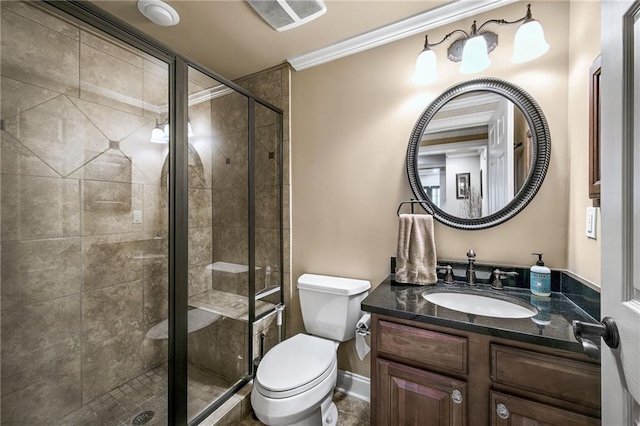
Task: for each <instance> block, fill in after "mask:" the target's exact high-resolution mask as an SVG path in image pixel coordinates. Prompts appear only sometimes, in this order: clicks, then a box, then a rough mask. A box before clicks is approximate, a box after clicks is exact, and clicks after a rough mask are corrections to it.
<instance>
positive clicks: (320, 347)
mask: <svg viewBox="0 0 640 426" xmlns="http://www.w3.org/2000/svg"><path fill="white" fill-rule="evenodd" d="M336 365H337V357H336V350H335V344H334V342H332V341H330V340H325V339H322V338H319V337H314V336H309V335H306V334H297V335H295V336H293V337H292V338H290V339H287V340H285V341H284V342H282V343H280V344H278V345H276V346H275V347H273V348H272V349H271V350H270V351H269V352H267V354H266V356H265V357H264V359H263V360H262V361H261V362H260V365H259V366H258V371H257V373H256V379H255V381H254V385H255V386H256V388H257V390H258V391H259V392H260V393H261V394H262V395H264V396H266V397H269V398H274V399H279V398H288V397H291V396H294V395H298V394H300V393H302V392H305V391H307V390H309V389H311V388H313V387H315V386H317V385H318V384H319V383H321V382H322V381H324V380H326V379H327V377H329V376H330V375H331V374H332V373H333V372H334V371H336Z"/></svg>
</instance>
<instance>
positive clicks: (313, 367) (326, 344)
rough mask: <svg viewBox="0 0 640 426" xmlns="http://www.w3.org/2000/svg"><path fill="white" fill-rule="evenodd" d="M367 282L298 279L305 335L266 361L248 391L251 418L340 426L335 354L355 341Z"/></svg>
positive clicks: (272, 352)
mask: <svg viewBox="0 0 640 426" xmlns="http://www.w3.org/2000/svg"><path fill="white" fill-rule="evenodd" d="M370 288H371V283H370V282H369V281H365V280H356V279H351V278H339V277H330V276H325V275H313V274H304V275H302V276H301V277H300V278H299V279H298V291H299V295H300V307H301V310H302V319H303V320H304V326H305V328H306V329H307V332H308V333H309V334H296V335H295V336H293V337H291V338H290V339H287V340H285V341H283V342H282V343H279V344H277V345H276V346H274V347H273V348H272V349H271V350H270V351H269V352H267V354H266V355H265V356H264V358H263V359H262V361H261V362H260V365H259V366H258V370H257V372H256V376H255V379H254V381H253V390H252V391H251V406H252V407H253V411H254V413H255V415H256V416H257V417H258V419H260V421H261V422H262V423H265V424H267V425H274V426H277V425H297V426H320V425H322V426H328V425H336V424H337V423H338V409H337V408H336V405H335V404H334V403H333V401H332V398H333V388H334V387H335V385H336V379H337V377H338V359H337V355H336V350H337V349H338V345H339V344H340V342H346V341H347V340H350V339H353V338H354V337H355V328H356V324H357V322H358V320H359V319H360V316H361V315H362V312H361V311H360V302H362V300H363V299H364V298H365V297H367V295H368V294H369V289H370Z"/></svg>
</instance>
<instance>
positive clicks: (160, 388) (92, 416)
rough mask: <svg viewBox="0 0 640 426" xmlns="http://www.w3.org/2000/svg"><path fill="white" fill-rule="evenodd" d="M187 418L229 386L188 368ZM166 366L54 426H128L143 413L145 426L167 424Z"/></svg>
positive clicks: (142, 376)
mask: <svg viewBox="0 0 640 426" xmlns="http://www.w3.org/2000/svg"><path fill="white" fill-rule="evenodd" d="M188 376H189V382H188V390H187V398H188V401H187V415H188V417H189V419H192V418H193V417H195V416H196V415H197V414H198V413H200V411H202V410H203V409H204V408H206V407H207V406H208V405H209V404H211V402H213V401H215V399H216V398H218V397H219V396H220V395H222V394H223V393H224V392H226V391H227V390H228V389H229V388H230V387H231V386H232V385H233V383H232V382H230V381H229V380H227V379H223V378H221V377H219V376H217V375H216V374H214V373H212V372H210V371H208V370H205V369H203V368H200V367H198V366H196V365H193V364H189V371H188ZM167 386H168V383H167V365H166V364H163V365H161V366H159V367H156V368H154V369H153V370H150V371H147V372H145V373H143V374H141V375H140V376H138V377H136V378H135V379H133V380H130V381H129V382H127V383H125V384H124V385H122V386H120V387H118V388H116V389H113V390H112V391H110V392H108V393H105V394H104V395H102V396H99V397H97V398H96V399H94V400H93V401H91V402H89V403H88V404H85V405H84V406H82V407H81V408H79V409H78V410H75V411H73V412H71V413H69V414H68V415H66V416H65V417H63V418H62V419H58V420H55V421H53V422H51V423H50V424H51V425H55V426H63V425H64V426H80V425H83V426H84V425H86V426H93V425H96V426H98V425H99V426H105V425H114V426H119V425H131V421H132V420H133V417H134V416H136V415H137V414H139V413H141V412H143V411H153V412H154V413H155V414H154V416H153V418H152V419H151V420H150V421H149V422H147V423H145V426H147V425H166V424H167Z"/></svg>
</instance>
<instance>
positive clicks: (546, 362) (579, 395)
mask: <svg viewBox="0 0 640 426" xmlns="http://www.w3.org/2000/svg"><path fill="white" fill-rule="evenodd" d="M491 380H492V381H493V382H494V383H498V384H502V385H506V386H512V387H516V388H520V389H523V390H526V391H532V392H535V393H538V394H542V395H547V396H550V397H554V398H559V399H562V400H564V401H571V402H575V403H578V404H581V405H585V406H588V407H593V408H597V409H599V408H600V368H599V367H598V366H595V365H593V364H588V363H585V362H580V361H573V360H568V359H563V358H559V357H556V356H552V355H544V354H539V353H536V352H530V351H524V350H520V349H514V348H509V347H506V346H500V345H495V344H492V345H491Z"/></svg>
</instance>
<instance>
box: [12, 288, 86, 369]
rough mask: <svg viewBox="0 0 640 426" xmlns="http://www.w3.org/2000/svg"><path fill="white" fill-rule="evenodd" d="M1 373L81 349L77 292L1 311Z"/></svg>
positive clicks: (28, 367)
mask: <svg viewBox="0 0 640 426" xmlns="http://www.w3.org/2000/svg"><path fill="white" fill-rule="evenodd" d="M1 314H2V348H1V352H2V375H3V377H4V376H7V375H11V374H15V373H17V372H20V371H24V370H28V369H32V368H34V367H36V366H38V365H41V364H43V363H47V362H50V361H53V360H55V359H58V358H60V357H62V356H64V355H67V354H69V353H72V352H73V351H77V350H79V348H80V330H81V329H80V295H79V294H77V295H72V296H67V297H61V298H58V299H53V300H49V301H46V302H42V303H35V304H32V305H28V306H22V307H19V308H13V309H3V310H2V312H1Z"/></svg>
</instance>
